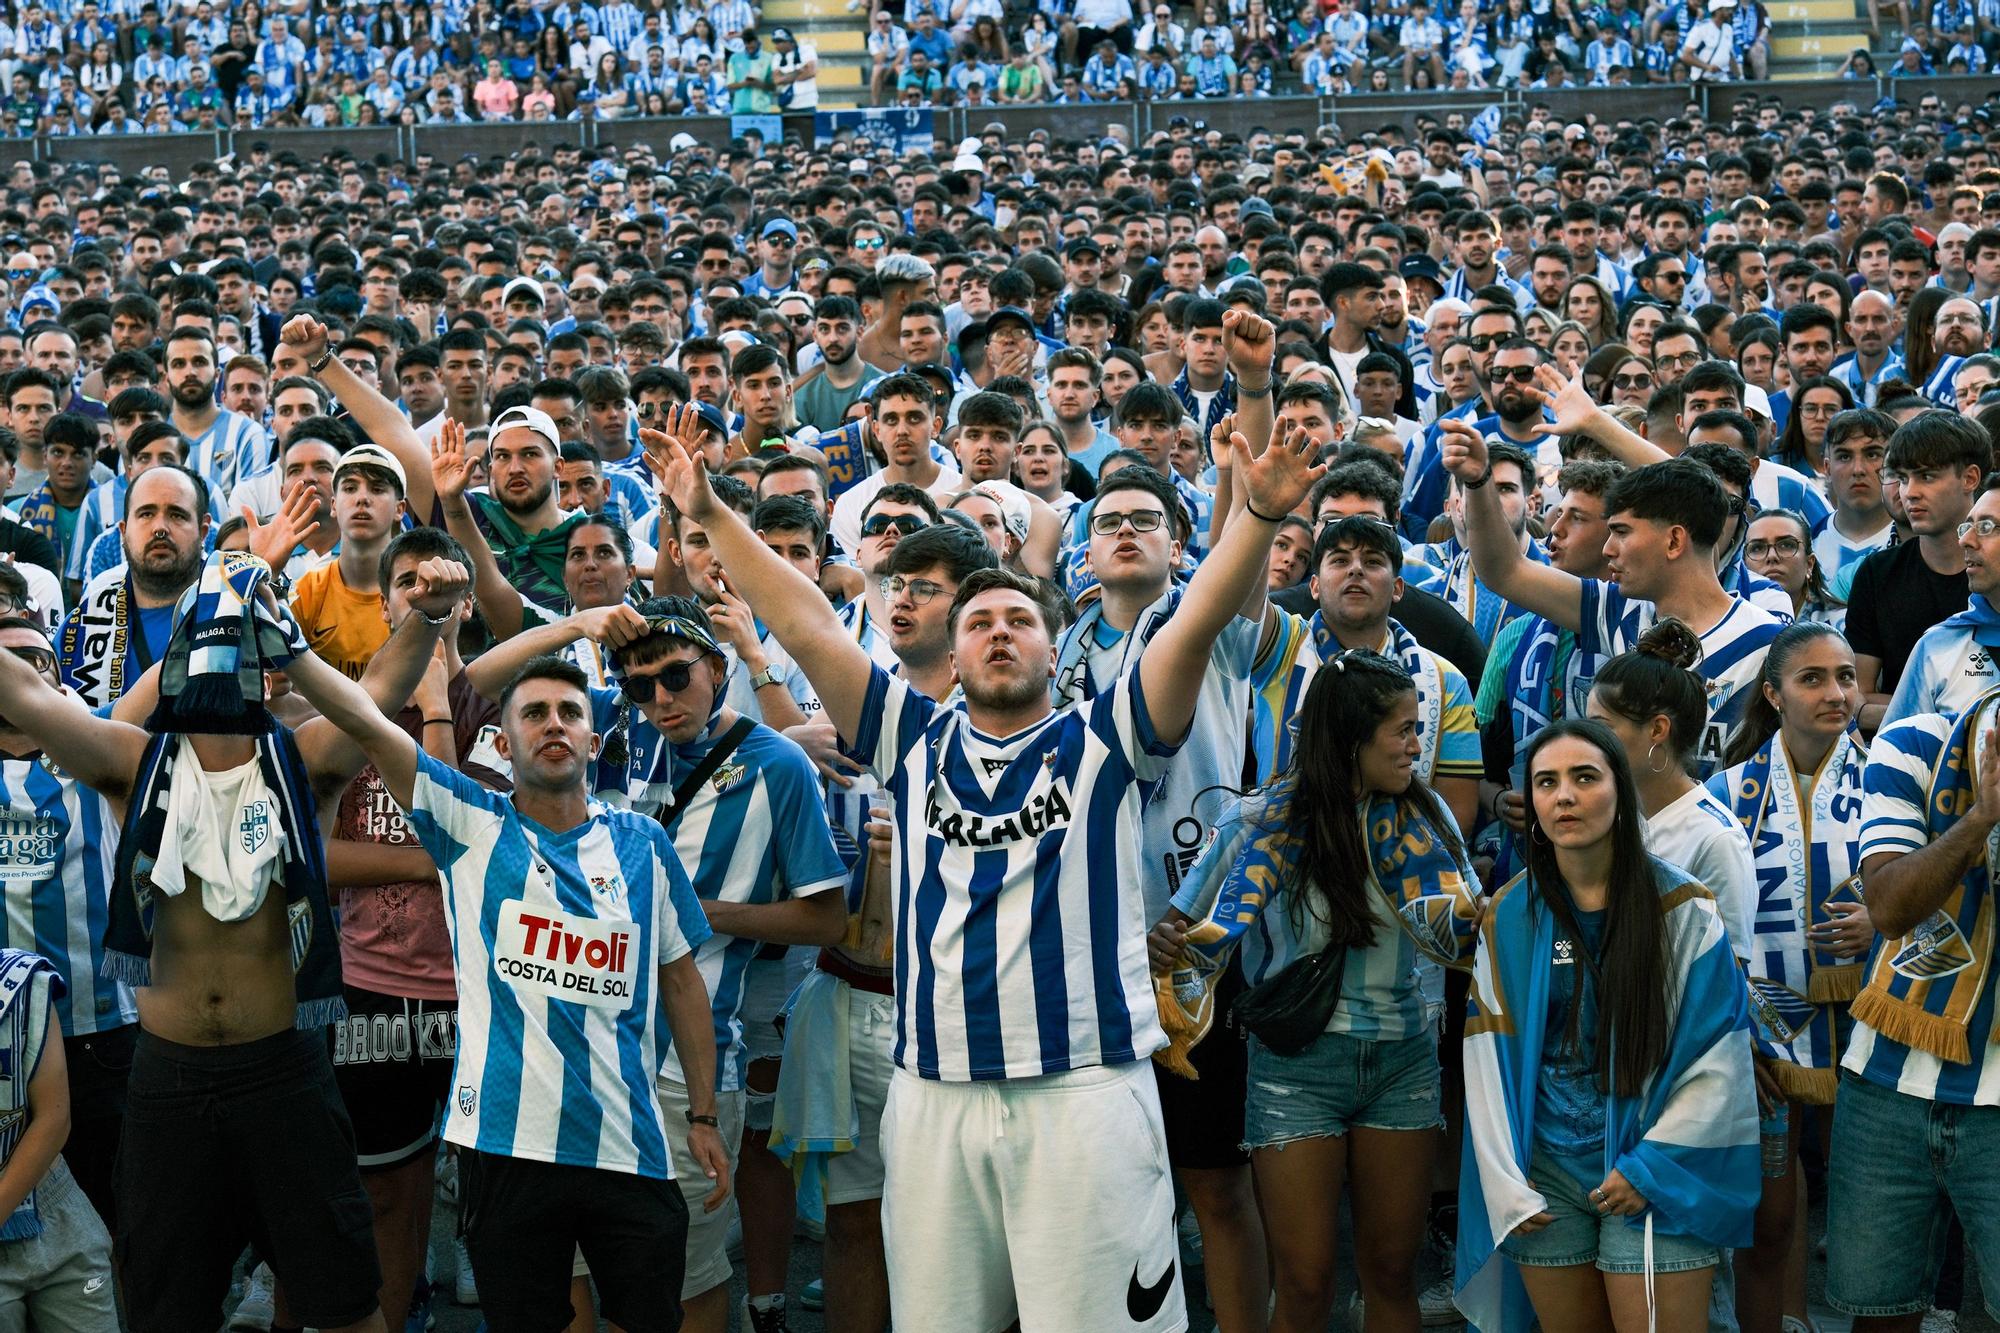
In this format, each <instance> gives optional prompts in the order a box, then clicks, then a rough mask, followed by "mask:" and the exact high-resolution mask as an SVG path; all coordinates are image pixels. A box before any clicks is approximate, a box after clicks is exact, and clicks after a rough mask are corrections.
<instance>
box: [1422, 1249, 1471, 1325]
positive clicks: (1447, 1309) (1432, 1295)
mask: <svg viewBox="0 0 2000 1333" xmlns="http://www.w3.org/2000/svg"><path fill="white" fill-rule="evenodd" d="M1417 1310H1418V1312H1419V1313H1420V1314H1421V1315H1422V1316H1423V1321H1424V1327H1425V1328H1450V1327H1452V1326H1453V1325H1456V1324H1462V1323H1464V1322H1465V1316H1464V1315H1462V1314H1460V1313H1459V1312H1458V1307H1457V1306H1456V1305H1453V1304H1452V1303H1451V1255H1449V1254H1447V1255H1445V1275H1444V1276H1443V1277H1441V1278H1439V1279H1438V1280H1437V1281H1435V1282H1433V1283H1431V1284H1430V1285H1429V1286H1428V1287H1425V1288H1424V1289H1423V1290H1422V1291H1420V1292H1418V1293H1417Z"/></svg>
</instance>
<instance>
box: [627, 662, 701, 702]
mask: <svg viewBox="0 0 2000 1333" xmlns="http://www.w3.org/2000/svg"><path fill="white" fill-rule="evenodd" d="M700 660H701V659H700V658H698V657H697V658H692V659H690V660H689V661H686V662H669V663H667V664H666V665H665V666H663V667H661V668H660V669H659V670H658V671H655V672H653V673H652V674H651V675H646V676H632V675H628V676H626V677H625V678H624V679H622V680H620V681H619V682H618V688H619V689H620V690H622V691H623V692H624V694H625V697H626V698H627V699H630V700H631V701H632V702H633V703H635V704H645V703H651V702H652V701H653V696H654V694H655V693H657V692H658V691H660V690H665V691H666V692H667V693H668V694H679V693H680V692H681V691H682V690H684V689H686V688H687V687H688V682H689V681H690V680H692V679H694V664H695V663H696V662H699V661H700Z"/></svg>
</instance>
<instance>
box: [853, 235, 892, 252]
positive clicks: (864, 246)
mask: <svg viewBox="0 0 2000 1333" xmlns="http://www.w3.org/2000/svg"><path fill="white" fill-rule="evenodd" d="M888 243H889V238H888V237H886V236H877V237H876V238H875V239H873V240H870V241H856V242H854V244H853V246H852V248H853V249H856V250H880V249H881V248H882V247H883V246H885V245H887V244H888Z"/></svg>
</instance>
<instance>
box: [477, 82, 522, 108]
mask: <svg viewBox="0 0 2000 1333" xmlns="http://www.w3.org/2000/svg"><path fill="white" fill-rule="evenodd" d="M472 100H473V101H475V102H477V103H478V104H479V109H480V111H481V112H482V113H484V114H485V115H487V116H489V117H499V116H512V115H513V114H514V104H515V103H516V102H518V101H520V100H521V90H520V89H519V88H516V87H515V86H514V81H513V80H512V79H481V80H480V81H479V86H478V87H476V88H474V89H473V90H472Z"/></svg>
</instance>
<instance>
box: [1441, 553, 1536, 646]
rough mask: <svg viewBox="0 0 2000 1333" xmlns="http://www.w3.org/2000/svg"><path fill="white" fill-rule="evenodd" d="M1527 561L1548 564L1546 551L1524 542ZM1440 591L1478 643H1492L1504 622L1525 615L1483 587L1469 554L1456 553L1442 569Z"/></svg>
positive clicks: (1510, 603) (1497, 594)
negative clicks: (1468, 626)
mask: <svg viewBox="0 0 2000 1333" xmlns="http://www.w3.org/2000/svg"><path fill="white" fill-rule="evenodd" d="M1527 558H1528V559H1529V560H1531V561H1533V562H1534V563H1535V564H1538V565H1546V564H1547V563H1548V562H1549V556H1548V552H1547V551H1545V550H1543V549H1542V544H1541V543H1540V542H1538V541H1534V540H1530V541H1529V542H1528V549H1527ZM1444 588H1445V590H1444V591H1443V592H1442V593H1440V594H1439V596H1441V597H1443V598H1444V599H1445V600H1446V601H1447V602H1450V603H1451V609H1452V610H1454V611H1456V612H1458V614H1459V615H1461V616H1463V617H1464V618H1465V620H1466V622H1467V623H1468V624H1470V625H1471V626H1472V629H1473V632H1474V633H1475V634H1477V635H1478V636H1479V641H1480V642H1481V643H1492V642H1493V639H1494V636H1495V635H1497V634H1499V633H1500V630H1501V629H1502V628H1503V627H1504V626H1505V625H1506V624H1507V622H1508V621H1510V620H1512V619H1514V618H1515V617H1516V616H1519V615H1523V614H1525V613H1524V612H1523V611H1522V610H1521V608H1520V607H1518V606H1516V605H1514V604H1513V603H1512V602H1510V601H1508V600H1507V599H1506V598H1505V597H1502V596H1501V595H1500V594H1499V593H1497V592H1494V591H1493V590H1492V589H1491V588H1488V587H1486V586H1485V585H1484V584H1482V583H1481V582H1480V581H1479V577H1478V575H1477V574H1475V573H1474V572H1473V569H1472V553H1471V552H1470V551H1466V550H1459V551H1456V552H1454V553H1453V554H1452V555H1451V558H1450V560H1449V561H1448V562H1447V563H1446V565H1445V567H1444Z"/></svg>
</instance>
